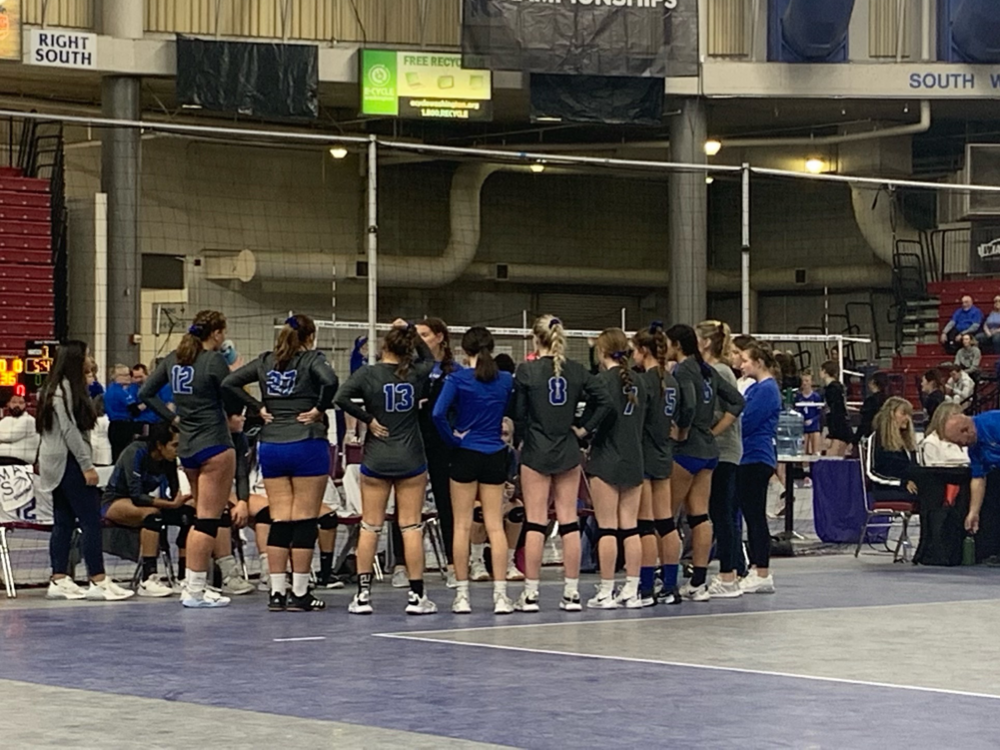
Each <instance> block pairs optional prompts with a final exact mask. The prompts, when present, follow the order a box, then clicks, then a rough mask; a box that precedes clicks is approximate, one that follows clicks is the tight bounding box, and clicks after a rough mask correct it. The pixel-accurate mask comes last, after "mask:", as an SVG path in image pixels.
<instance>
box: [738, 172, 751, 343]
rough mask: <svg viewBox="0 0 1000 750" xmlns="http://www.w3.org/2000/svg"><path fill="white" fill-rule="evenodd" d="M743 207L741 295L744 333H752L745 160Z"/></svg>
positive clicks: (748, 197)
mask: <svg viewBox="0 0 1000 750" xmlns="http://www.w3.org/2000/svg"><path fill="white" fill-rule="evenodd" d="M742 178H743V179H742V185H743V188H742V192H743V200H742V204H741V205H742V208H741V218H740V225H741V227H742V230H741V231H742V247H743V250H742V252H741V253H740V259H741V269H740V297H741V302H742V309H743V321H742V322H743V325H742V328H743V333H744V335H747V336H749V335H750V165H749V164H747V163H746V162H743V168H742Z"/></svg>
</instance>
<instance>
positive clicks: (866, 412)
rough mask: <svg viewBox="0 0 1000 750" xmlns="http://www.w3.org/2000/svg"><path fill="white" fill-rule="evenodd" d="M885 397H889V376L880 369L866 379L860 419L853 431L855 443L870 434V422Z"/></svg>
mask: <svg viewBox="0 0 1000 750" xmlns="http://www.w3.org/2000/svg"><path fill="white" fill-rule="evenodd" d="M887 398H889V376H888V375H886V374H885V373H884V372H882V371H881V370H880V371H879V372H875V373H872V376H871V377H870V378H869V379H868V395H867V396H865V400H864V403H862V404H861V421H860V422H858V429H857V432H855V433H854V444H855V445H857V444H858V443H860V442H861V438H866V437H868V436H869V435H871V434H872V422H874V421H875V415H876V414H878V413H879V410H880V409H881V408H882V404H884V403H885V400H886V399H887Z"/></svg>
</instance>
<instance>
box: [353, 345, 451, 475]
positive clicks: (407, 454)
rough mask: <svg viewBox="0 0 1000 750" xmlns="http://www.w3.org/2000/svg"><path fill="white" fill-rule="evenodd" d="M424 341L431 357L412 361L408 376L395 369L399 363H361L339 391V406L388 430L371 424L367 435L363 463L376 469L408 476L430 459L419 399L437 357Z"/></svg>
mask: <svg viewBox="0 0 1000 750" xmlns="http://www.w3.org/2000/svg"><path fill="white" fill-rule="evenodd" d="M421 347H422V349H423V350H425V351H426V354H427V357H425V358H424V357H422V358H421V359H420V360H418V361H416V362H414V363H413V364H412V365H411V366H410V371H409V372H408V373H407V375H406V377H405V378H399V377H398V376H397V375H396V365H394V364H388V363H384V362H379V363H378V364H374V365H368V366H367V367H362V368H361V369H360V370H358V371H357V372H355V373H354V374H353V375H351V377H350V378H348V380H347V382H346V383H344V384H343V385H342V386H341V387H340V390H339V391H337V397H336V399H335V403H336V405H337V406H338V407H340V408H341V409H343V410H344V411H345V412H347V413H348V414H350V415H351V416H353V417H357V418H358V419H360V420H361V421H362V422H364V423H365V424H370V423H371V421H372V419H377V420H378V422H379V424H381V425H382V426H383V427H385V428H386V429H387V430H388V431H389V437H386V438H380V437H375V436H374V435H373V434H372V432H371V430H369V431H368V432H367V434H366V436H365V450H364V461H363V463H364V466H365V467H366V468H367V469H369V470H371V471H372V472H374V473H375V474H379V475H381V476H385V477H404V476H409V475H412V474H413V473H414V472H416V471H418V470H419V469H420V468H421V467H423V466H426V465H427V457H426V456H425V455H424V441H423V438H422V437H421V434H420V424H419V421H418V414H417V400H418V398H419V396H420V394H421V393H422V392H423V389H424V387H425V385H426V384H425V381H426V379H427V377H428V375H430V372H431V370H432V369H434V360H433V358H431V357H430V356H429V355H430V351H429V350H427V347H426V346H424V345H423V343H422V342H421ZM421 353H422V354H423V352H421ZM355 398H358V399H361V400H362V401H363V402H364V407H361V406H359V405H358V404H355V403H354V402H353V401H352V400H351V399H355Z"/></svg>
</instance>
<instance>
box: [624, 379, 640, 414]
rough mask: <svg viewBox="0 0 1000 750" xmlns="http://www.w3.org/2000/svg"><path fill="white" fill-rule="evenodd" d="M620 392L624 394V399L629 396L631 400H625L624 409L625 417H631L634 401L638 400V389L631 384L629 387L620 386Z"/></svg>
mask: <svg viewBox="0 0 1000 750" xmlns="http://www.w3.org/2000/svg"><path fill="white" fill-rule="evenodd" d="M622 393H624V394H625V398H626V399H629V398H631V400H628V401H626V402H625V411H624V414H625V416H626V417H631V416H632V414H633V413H634V412H635V402H636V401H637V400H638V399H637V396H638V395H639V389H638V388H637V387H636V386H634V385H633V386H632V387H630V388H622Z"/></svg>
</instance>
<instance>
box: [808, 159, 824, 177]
mask: <svg viewBox="0 0 1000 750" xmlns="http://www.w3.org/2000/svg"><path fill="white" fill-rule="evenodd" d="M806 171H807V172H808V173H809V174H820V173H822V172H825V171H826V162H825V161H823V160H822V159H816V158H812V159H807V160H806Z"/></svg>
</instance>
